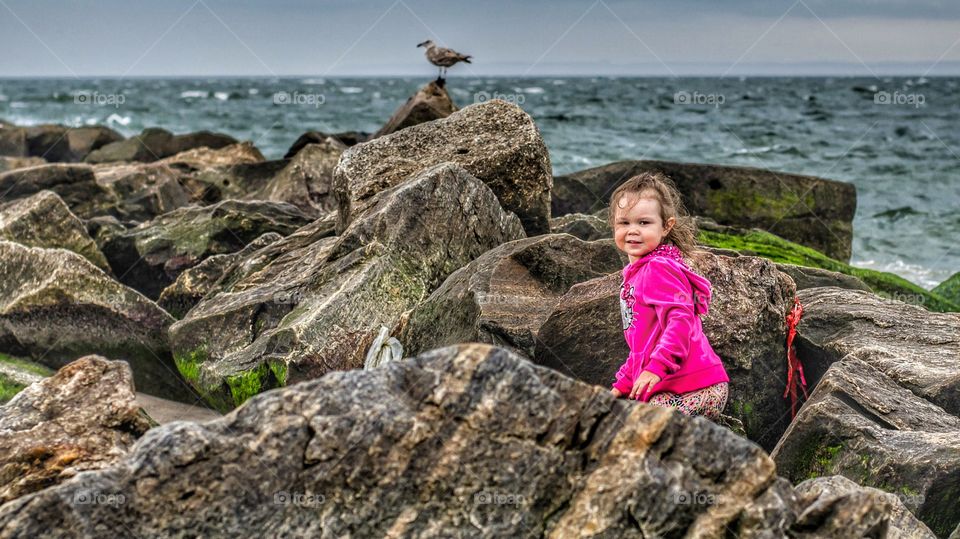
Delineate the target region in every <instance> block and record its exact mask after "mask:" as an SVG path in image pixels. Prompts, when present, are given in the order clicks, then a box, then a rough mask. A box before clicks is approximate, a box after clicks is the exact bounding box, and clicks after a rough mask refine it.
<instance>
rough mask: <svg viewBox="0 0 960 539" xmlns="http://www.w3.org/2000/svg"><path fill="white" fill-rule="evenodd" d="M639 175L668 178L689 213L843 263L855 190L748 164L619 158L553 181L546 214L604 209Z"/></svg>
mask: <svg viewBox="0 0 960 539" xmlns="http://www.w3.org/2000/svg"><path fill="white" fill-rule="evenodd" d="M645 171H659V172H662V173H665V174H666V175H667V176H669V177H670V178H672V179H673V181H674V182H675V183H676V184H677V187H678V188H679V190H680V192H681V193H682V194H683V198H684V205H685V206H686V208H687V210H688V211H689V213H690V214H692V215H700V216H704V217H709V218H712V219H714V220H715V221H716V222H718V223H720V224H722V225H735V226H738V227H741V228H754V227H756V228H762V229H764V230H766V231H768V232H771V233H773V234H776V235H778V236H780V237H782V238H786V239H788V240H790V241H792V242H795V243H799V244H801V245H806V246H808V247H811V248H813V249H816V250H818V251H820V252H822V253H824V254H826V255H827V256H830V257H832V258H835V259H837V260H841V261H844V262H849V260H850V252H851V242H852V239H853V216H854V213H855V212H856V208H857V193H856V188H854V186H853V185H852V184H849V183H843V182H837V181H832V180H827V179H824V178H817V177H814V176H802V175H799V174H787V173H782V172H773V171H769V170H765V169H759V168H748V167H735V166H722V165H701V164H692V163H675V162H669V161H620V162H617V163H611V164H609V165H604V166H602V167H597V168H592V169H588V170H582V171H579V172H575V173H573V174H568V175H566V176H558V177H556V178H554V185H553V191H552V193H551V195H552V198H551V204H552V212H553V215H554V216H559V215H564V214H568V213H576V212H579V213H594V212H596V211H598V210H601V209H604V208H607V207H608V206H609V204H610V194H611V193H613V191H614V189H616V188H617V186H618V185H620V184H621V183H623V181H624V180H626V179H628V178H630V177H631V176H633V175H635V174H639V173H640V172H645Z"/></svg>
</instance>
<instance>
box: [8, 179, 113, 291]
mask: <svg viewBox="0 0 960 539" xmlns="http://www.w3.org/2000/svg"><path fill="white" fill-rule="evenodd" d="M0 239H4V240H9V241H15V242H17V243H20V244H23V245H27V246H30V247H49V248H57V247H59V248H63V249H67V250H69V251H73V252H75V253H77V254H78V255H80V256H82V257H84V258H86V259H87V260H89V261H90V262H92V263H93V264H94V265H96V266H97V267H99V268H100V269H102V270H104V271H107V272H109V271H110V266H109V265H108V264H107V259H106V258H105V257H104V256H103V253H101V252H100V249H99V248H97V244H96V242H94V241H93V238H91V237H90V235H89V234H88V233H87V228H86V226H85V225H84V224H83V222H81V221H80V219H78V218H77V216H76V215H74V214H73V212H71V211H70V208H68V207H67V205H66V204H65V203H64V202H63V200H61V199H60V197H58V196H57V194H56V193H54V192H53V191H40V192H39V193H37V194H35V195H33V196H29V197H27V198H22V199H18V200H14V201H13V202H9V203H7V204H0Z"/></svg>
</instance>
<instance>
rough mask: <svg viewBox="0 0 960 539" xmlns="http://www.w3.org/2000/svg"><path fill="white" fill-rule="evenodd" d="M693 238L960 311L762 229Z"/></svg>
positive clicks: (901, 282) (896, 279)
mask: <svg viewBox="0 0 960 539" xmlns="http://www.w3.org/2000/svg"><path fill="white" fill-rule="evenodd" d="M697 239H698V240H699V242H700V243H702V244H704V245H708V246H710V247H716V248H719V249H729V250H733V251H737V252H739V253H741V254H746V255H752V256H760V257H763V258H768V259H770V260H773V261H774V262H782V263H786V264H794V265H798V266H808V267H815V268H822V269H826V270H830V271H835V272H838V273H843V274H846V275H851V276H853V277H857V278H858V279H860V280H861V281H863V282H864V283H866V284H867V286H869V287H870V289H871V290H872V291H873V292H874V293H875V294H877V295H879V296H882V297H885V298H888V299H895V300H899V301H902V302H904V303H911V304H914V305H921V306H923V307H925V308H927V309H928V310H930V311H937V312H960V304H958V303H956V302H954V301H951V300H950V299H948V298H946V297H944V296H942V295H940V294H939V293H937V292H936V291H932V292H931V291H927V290H925V289H923V288H921V287H920V286H918V285H915V284H913V283H911V282H910V281H908V280H906V279H904V278H903V277H900V276H898V275H894V274H892V273H887V272H883V271H875V270H869V269H863V268H856V267H853V266H851V265H849V264H846V263H843V262H840V261H839V260H835V259H833V258H830V257H828V256H826V255H824V254H822V253H820V252H819V251H816V250H814V249H811V248H809V247H804V246H802V245H799V244H797V243H793V242H791V241H788V240H785V239H783V238H780V237H778V236H775V235H773V234H770V233H769V232H764V231H762V230H756V229H754V230H750V231H743V232H742V233H741V232H737V231H736V229H732V228H731V229H729V231H727V232H718V231H713V230H702V229H701V230H700V231H699V232H698V236H697ZM951 279H952V278H951Z"/></svg>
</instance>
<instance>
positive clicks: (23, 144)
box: [0, 123, 30, 157]
mask: <svg viewBox="0 0 960 539" xmlns="http://www.w3.org/2000/svg"><path fill="white" fill-rule="evenodd" d="M0 155H3V156H7V157H29V156H30V150H29V148H28V147H27V132H26V130H24V129H23V128H22V127H17V126H15V125H13V124H8V123H0Z"/></svg>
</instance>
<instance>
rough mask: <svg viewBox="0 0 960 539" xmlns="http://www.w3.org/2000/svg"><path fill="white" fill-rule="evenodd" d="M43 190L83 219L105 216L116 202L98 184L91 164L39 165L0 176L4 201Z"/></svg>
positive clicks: (0, 187)
mask: <svg viewBox="0 0 960 539" xmlns="http://www.w3.org/2000/svg"><path fill="white" fill-rule="evenodd" d="M43 190H50V191H53V192H55V193H56V194H57V195H59V196H60V198H61V199H63V201H64V202H65V203H66V204H67V206H69V207H70V210H71V211H73V213H75V214H76V215H77V216H79V217H81V218H88V217H93V216H95V215H99V214H101V213H103V212H104V208H106V207H109V206H111V205H112V201H113V195H112V193H110V191H109V190H108V189H106V188H104V187H102V186H101V185H99V184H98V183H97V178H96V176H95V175H94V171H93V168H91V167H90V166H89V165H64V164H50V165H38V166H35V167H28V168H19V169H16V170H11V171H8V172H4V173H0V193H3V200H4V201H9V200H13V199H17V198H23V197H28V196H30V195H33V194H36V193H39V192H40V191H43Z"/></svg>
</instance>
